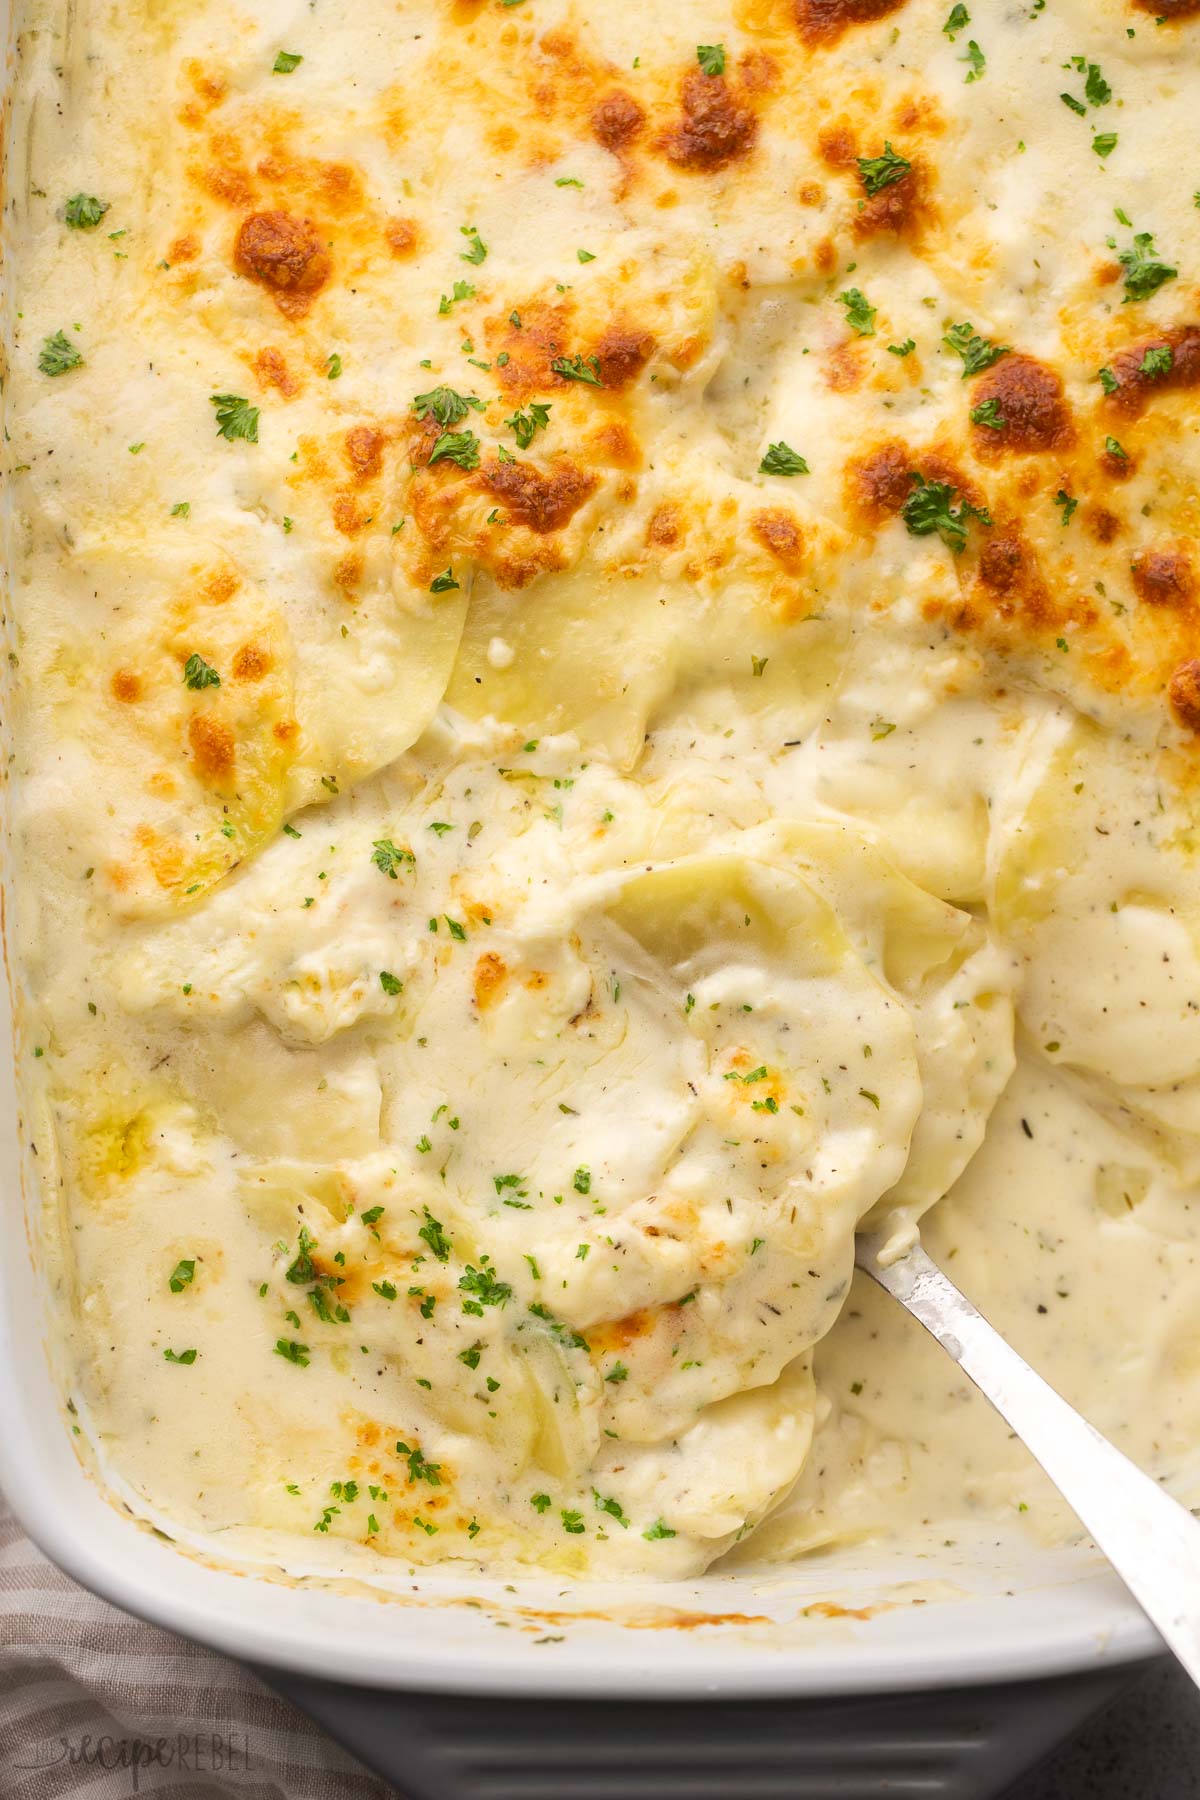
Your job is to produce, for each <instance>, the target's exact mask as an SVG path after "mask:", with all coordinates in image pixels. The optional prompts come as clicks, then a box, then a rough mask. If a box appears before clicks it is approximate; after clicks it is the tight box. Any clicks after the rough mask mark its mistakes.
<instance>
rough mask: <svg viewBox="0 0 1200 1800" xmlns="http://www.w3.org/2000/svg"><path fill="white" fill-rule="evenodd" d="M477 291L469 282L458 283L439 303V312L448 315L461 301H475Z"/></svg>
mask: <svg viewBox="0 0 1200 1800" xmlns="http://www.w3.org/2000/svg"><path fill="white" fill-rule="evenodd" d="M474 298H475V289H474V288H473V287H472V286H471V284H470V282H469V281H456V282H455V284H454V286H453V288H452V289H451V291H450V293H449V294H443V295H442V297H441V299H440V300H439V301H438V312H439V313H448V312H449V311H450V308H451V307H452V306H454V305H456V304H457V302H458V301H459V300H473V299H474Z"/></svg>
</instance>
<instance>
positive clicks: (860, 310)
mask: <svg viewBox="0 0 1200 1800" xmlns="http://www.w3.org/2000/svg"><path fill="white" fill-rule="evenodd" d="M838 301H839V302H840V304H841V305H842V306H844V307H845V309H846V323H847V325H849V327H850V329H851V331H853V332H854V333H855V334H856V335H857V336H858V337H874V336H875V311H876V309H875V308H874V307H873V306H871V305H870V304H869V303H868V301H867V297H866V295H865V294H864V293H862V291H861V290H860V289H859V288H847V289H846V291H845V293H843V294H839V295H838Z"/></svg>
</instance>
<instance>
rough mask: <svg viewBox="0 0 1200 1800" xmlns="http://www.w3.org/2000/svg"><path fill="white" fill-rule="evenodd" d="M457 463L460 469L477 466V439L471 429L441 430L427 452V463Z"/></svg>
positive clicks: (431, 464)
mask: <svg viewBox="0 0 1200 1800" xmlns="http://www.w3.org/2000/svg"><path fill="white" fill-rule="evenodd" d="M435 462H452V463H457V464H458V466H459V468H460V469H477V468H478V467H479V439H478V438H477V437H476V436H475V433H474V432H473V431H443V433H442V435H441V437H440V438H439V439H438V440H437V443H436V444H435V445H434V446H433V449H432V450H431V451H430V452H429V464H430V467H431V468H432V466H433V464H434V463H435Z"/></svg>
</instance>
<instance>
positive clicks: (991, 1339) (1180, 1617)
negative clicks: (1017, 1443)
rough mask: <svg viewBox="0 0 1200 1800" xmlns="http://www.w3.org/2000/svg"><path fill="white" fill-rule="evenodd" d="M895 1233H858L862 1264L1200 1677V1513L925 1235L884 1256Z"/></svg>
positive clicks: (1198, 1679) (857, 1250)
mask: <svg viewBox="0 0 1200 1800" xmlns="http://www.w3.org/2000/svg"><path fill="white" fill-rule="evenodd" d="M887 1238H888V1233H886V1232H877V1233H875V1234H874V1235H864V1236H862V1237H860V1238H859V1239H858V1240H857V1245H856V1248H855V1257H854V1260H855V1262H856V1263H857V1264H858V1266H859V1268H860V1269H862V1270H863V1271H864V1272H865V1273H866V1274H868V1275H870V1276H871V1277H872V1279H873V1280H875V1281H877V1282H878V1283H879V1285H880V1287H882V1288H886V1289H887V1291H888V1293H889V1294H891V1296H892V1298H893V1299H895V1300H898V1301H899V1302H900V1304H901V1306H904V1307H907V1308H908V1311H909V1312H910V1313H912V1315H913V1317H914V1318H916V1319H919V1320H920V1321H921V1324H922V1325H924V1327H925V1329H926V1331H928V1332H931V1333H932V1334H933V1336H934V1337H935V1338H936V1339H937V1341H938V1343H939V1344H941V1346H942V1348H943V1349H944V1350H947V1351H948V1352H949V1353H950V1355H951V1356H952V1357H953V1358H954V1360H955V1362H956V1363H958V1364H959V1366H960V1368H962V1369H963V1370H965V1372H966V1373H967V1374H968V1375H969V1376H970V1378H971V1380H972V1381H973V1382H974V1383H975V1386H976V1387H977V1388H978V1389H979V1391H980V1393H982V1394H983V1395H984V1396H985V1398H986V1399H988V1400H990V1401H991V1403H992V1405H993V1406H994V1407H995V1408H996V1411H997V1412H998V1413H1000V1414H1001V1416H1002V1417H1003V1418H1005V1419H1007V1420H1008V1423H1009V1424H1010V1425H1011V1426H1012V1428H1013V1430H1014V1431H1015V1432H1016V1434H1017V1436H1018V1437H1019V1438H1020V1439H1021V1440H1022V1442H1023V1443H1024V1444H1025V1446H1026V1448H1027V1449H1028V1450H1030V1451H1031V1452H1032V1453H1033V1455H1034V1456H1035V1457H1036V1458H1037V1460H1038V1462H1039V1463H1040V1464H1041V1465H1042V1468H1043V1469H1045V1471H1046V1473H1047V1475H1048V1476H1049V1477H1050V1479H1051V1481H1052V1482H1053V1483H1054V1485H1055V1487H1056V1488H1058V1490H1059V1492H1060V1493H1061V1494H1062V1496H1063V1499H1064V1500H1066V1501H1067V1503H1068V1504H1069V1506H1070V1507H1071V1510H1072V1511H1073V1512H1074V1513H1075V1514H1076V1515H1077V1516H1078V1518H1079V1519H1080V1520H1081V1521H1082V1523H1083V1524H1084V1525H1085V1526H1086V1527H1087V1529H1088V1531H1089V1532H1090V1533H1091V1535H1092V1537H1093V1538H1094V1539H1095V1541H1096V1544H1097V1545H1098V1547H1099V1548H1100V1549H1101V1550H1102V1551H1103V1552H1104V1554H1105V1556H1107V1558H1108V1560H1109V1562H1110V1563H1111V1564H1112V1566H1113V1568H1114V1569H1115V1570H1116V1572H1117V1574H1118V1575H1119V1576H1120V1577H1121V1580H1122V1581H1123V1582H1124V1583H1125V1585H1126V1587H1127V1588H1128V1589H1129V1591H1130V1593H1131V1594H1132V1595H1133V1597H1134V1599H1135V1600H1136V1601H1137V1603H1138V1605H1139V1606H1140V1607H1141V1608H1142V1611H1143V1612H1144V1613H1145V1614H1146V1615H1147V1617H1148V1618H1149V1619H1150V1621H1151V1623H1152V1624H1153V1625H1154V1626H1155V1627H1156V1628H1157V1630H1158V1631H1159V1633H1160V1634H1161V1636H1162V1637H1163V1638H1164V1639H1165V1641H1166V1642H1167V1644H1168V1645H1169V1646H1170V1648H1171V1649H1172V1650H1173V1651H1174V1652H1175V1655H1176V1656H1177V1657H1178V1658H1179V1660H1180V1662H1181V1663H1182V1664H1183V1666H1184V1668H1185V1669H1186V1670H1187V1672H1188V1674H1189V1675H1190V1676H1191V1678H1192V1680H1193V1681H1194V1682H1195V1683H1196V1684H1197V1686H1200V1520H1197V1519H1194V1518H1193V1517H1192V1515H1191V1513H1190V1512H1188V1510H1187V1508H1186V1507H1184V1506H1181V1505H1180V1504H1179V1502H1178V1501H1177V1500H1172V1498H1171V1496H1170V1494H1168V1493H1167V1492H1166V1490H1165V1489H1164V1488H1161V1487H1160V1486H1159V1485H1158V1483H1157V1482H1156V1481H1152V1480H1151V1478H1150V1477H1149V1476H1148V1475H1144V1474H1143V1473H1142V1471H1141V1469H1139V1468H1138V1467H1137V1466H1136V1464H1134V1463H1132V1462H1130V1460H1129V1458H1128V1457H1127V1456H1123V1455H1122V1454H1121V1452H1120V1451H1119V1450H1118V1449H1116V1448H1115V1446H1114V1445H1112V1444H1110V1443H1109V1441H1108V1439H1107V1438H1104V1437H1101V1435H1100V1433H1099V1432H1098V1431H1096V1430H1094V1429H1093V1427H1092V1426H1091V1425H1089V1424H1088V1422H1087V1420H1086V1419H1084V1418H1081V1417H1080V1415H1079V1414H1078V1413H1077V1412H1076V1411H1075V1409H1074V1407H1073V1406H1068V1405H1067V1403H1066V1401H1065V1400H1064V1399H1063V1398H1062V1396H1061V1395H1060V1394H1056V1393H1055V1391H1054V1389H1053V1388H1052V1387H1051V1386H1050V1385H1049V1383H1048V1382H1045V1381H1043V1380H1042V1378H1041V1376H1040V1375H1036V1374H1035V1373H1034V1371H1033V1370H1032V1369H1031V1368H1030V1367H1029V1364H1028V1363H1027V1362H1023V1361H1022V1359H1021V1358H1020V1357H1019V1356H1018V1355H1017V1353H1016V1351H1015V1350H1014V1349H1012V1347H1011V1346H1010V1345H1009V1344H1007V1343H1006V1342H1005V1341H1004V1339H1003V1338H1002V1337H1001V1336H1000V1333H999V1332H998V1331H996V1330H995V1329H994V1327H993V1326H991V1325H989V1324H988V1322H987V1320H986V1319H985V1318H984V1317H983V1315H982V1313H979V1312H976V1310H975V1308H974V1307H973V1306H972V1305H971V1302H970V1301H969V1300H968V1299H967V1298H966V1296H965V1295H964V1294H960V1293H959V1291H958V1289H957V1288H956V1287H955V1286H954V1283H953V1282H952V1281H948V1280H947V1278H946V1277H945V1276H944V1275H943V1274H942V1271H941V1270H940V1269H939V1268H938V1266H937V1264H936V1263H935V1262H933V1261H932V1260H931V1259H930V1257H928V1256H927V1255H926V1253H925V1251H924V1250H922V1249H921V1248H920V1246H919V1245H918V1246H917V1247H915V1248H914V1249H912V1250H909V1251H908V1252H907V1253H906V1254H905V1255H903V1256H901V1257H899V1258H898V1259H897V1260H895V1261H892V1262H889V1263H886V1264H881V1263H880V1261H879V1255H880V1252H881V1251H882V1250H883V1249H884V1246H885V1243H886V1242H887Z"/></svg>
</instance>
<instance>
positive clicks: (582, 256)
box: [575, 250, 596, 263]
mask: <svg viewBox="0 0 1200 1800" xmlns="http://www.w3.org/2000/svg"><path fill="white" fill-rule="evenodd" d="M575 255H576V256H577V257H578V259H579V261H580V262H581V263H590V262H595V260H596V258H595V256H594V255H593V253H592V252H591V251H590V250H577V251H576V252H575Z"/></svg>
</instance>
